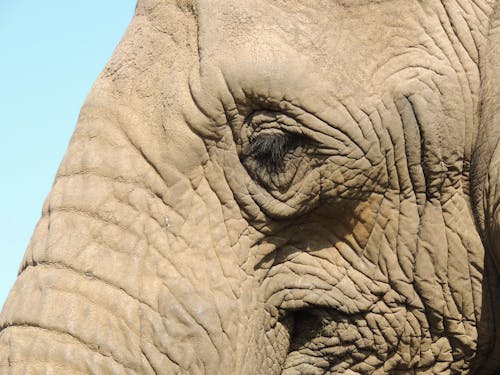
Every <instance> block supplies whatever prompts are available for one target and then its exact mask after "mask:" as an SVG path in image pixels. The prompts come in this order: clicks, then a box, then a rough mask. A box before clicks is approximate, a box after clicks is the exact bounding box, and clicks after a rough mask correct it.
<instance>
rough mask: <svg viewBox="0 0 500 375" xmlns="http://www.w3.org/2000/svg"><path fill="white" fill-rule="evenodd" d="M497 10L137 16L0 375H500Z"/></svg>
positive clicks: (26, 265) (7, 341) (260, 1)
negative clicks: (495, 374)
mask: <svg viewBox="0 0 500 375" xmlns="http://www.w3.org/2000/svg"><path fill="white" fill-rule="evenodd" d="M499 4H500V3H498V1H496V0H442V1H437V0H376V1H375V0H335V1H297V0H289V1H284V0H245V1H236V0H235V1H227V0H210V1H208V0H176V1H174V0H139V2H138V5H137V9H136V14H135V17H134V18H133V20H132V22H131V25H130V27H129V28H128V31H127V32H126V34H125V36H124V37H123V39H122V41H121V42H120V44H119V46H118V47H117V49H116V51H115V53H114V55H113V57H112V58H111V61H110V62H109V64H108V65H107V67H106V68H105V69H104V71H103V72H102V74H101V75H100V77H99V78H98V80H97V82H96V83H95V85H94V87H93V89H92V92H91V94H90V95H89V97H88V99H87V101H86V103H85V104H84V106H83V108H82V111H81V114H80V117H79V121H78V125H77V128H76V131H75V133H74V135H73V138H72V140H71V143H70V145H69V149H68V151H67V153H66V155H65V158H64V160H63V162H62V164H61V167H60V169H59V171H58V174H57V177H56V179H55V182H54V186H53V189H52V191H51V193H50V195H49V196H48V198H47V200H46V203H45V205H44V209H43V215H42V218H41V219H40V221H39V223H38V225H37V227H36V229H35V233H34V235H33V238H32V240H31V243H30V245H29V247H28V250H27V252H26V255H25V257H24V260H23V262H22V265H21V268H20V273H19V277H18V280H17V281H16V284H15V286H14V288H13V290H12V291H11V293H10V296H9V298H8V300H7V302H6V305H5V306H4V309H3V311H2V314H1V316H0V324H1V331H0V369H1V371H0V372H1V373H2V374H3V373H9V374H10V373H11V374H38V373H44V374H45V373H63V374H66V373H95V374H108V373H109V374H183V373H189V374H203V373H205V374H298V373H301V374H337V373H345V374H410V373H411V374H431V373H432V374H467V373H476V374H494V373H497V371H499V370H500V332H499V331H498V330H500V312H499V307H500V306H499V304H500V279H499V271H500V244H499V243H500V242H499V241H500V209H499V208H498V207H499V203H500V189H497V185H498V183H499V176H498V172H499V164H500V148H499V147H498V146H497V145H498V139H499V131H500V127H499V123H500V89H499V87H500V57H499V56H500V5H499Z"/></svg>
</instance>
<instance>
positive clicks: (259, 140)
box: [249, 131, 302, 173]
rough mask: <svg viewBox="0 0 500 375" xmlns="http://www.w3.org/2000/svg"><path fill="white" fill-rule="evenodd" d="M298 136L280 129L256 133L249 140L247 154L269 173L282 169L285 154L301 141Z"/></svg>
mask: <svg viewBox="0 0 500 375" xmlns="http://www.w3.org/2000/svg"><path fill="white" fill-rule="evenodd" d="M301 141H302V140H301V139H300V137H297V136H295V135H291V134H288V133H285V132H282V131H275V132H270V133H265V134H258V135H257V136H255V137H253V139H251V140H250V153H249V156H250V157H252V158H253V159H255V160H256V161H257V162H258V163H259V164H260V165H261V166H262V167H264V168H265V169H266V170H267V171H268V172H270V173H276V172H279V171H282V170H283V169H284V166H285V161H284V159H285V156H286V155H287V154H288V153H289V152H290V151H292V150H294V149H296V148H297V147H298V146H299V145H300V144H301V143H302V142H301Z"/></svg>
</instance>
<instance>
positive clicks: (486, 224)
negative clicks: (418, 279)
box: [471, 1, 500, 374]
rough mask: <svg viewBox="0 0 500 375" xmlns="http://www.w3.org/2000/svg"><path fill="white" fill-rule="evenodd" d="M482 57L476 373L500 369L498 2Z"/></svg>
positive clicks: (476, 175) (475, 179) (476, 184)
mask: <svg viewBox="0 0 500 375" xmlns="http://www.w3.org/2000/svg"><path fill="white" fill-rule="evenodd" d="M480 61H481V66H480V67H481V82H482V87H481V118H480V126H479V133H478V137H477V146H476V149H475V153H474V158H473V165H472V176H471V189H472V190H471V192H472V197H473V204H474V209H475V214H476V218H477V221H478V226H479V229H480V231H481V234H482V238H483V241H484V245H485V259H484V274H483V305H482V309H481V319H480V322H479V327H478V335H479V336H478V351H477V358H476V366H475V371H474V373H476V374H498V373H499V371H500V145H499V140H500V1H496V4H495V7H494V10H493V14H492V17H491V22H490V31H489V34H488V41H487V44H486V46H485V48H484V49H483V51H482V54H481V56H480Z"/></svg>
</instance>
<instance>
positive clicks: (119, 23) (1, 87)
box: [0, 0, 136, 308]
mask: <svg viewBox="0 0 500 375" xmlns="http://www.w3.org/2000/svg"><path fill="white" fill-rule="evenodd" d="M135 3H136V0H85V1H68V0H43V1H33V0H30V1H28V0H0V129H1V135H0V210H1V213H0V308H1V306H3V303H4V300H5V298H6V297H7V294H8V292H9V290H10V288H11V287H12V284H13V283H14V280H15V278H16V275H17V270H18V267H19V264H20V262H21V259H22V257H23V255H24V251H25V249H26V247H27V245H28V242H29V240H30V238H31V234H32V233H33V229H34V227H35V224H36V222H37V221H38V219H39V218H40V214H41V209H42V205H43V202H44V199H45V197H46V196H47V194H48V192H49V191H50V187H51V185H52V182H53V179H54V176H55V173H56V170H57V168H58V166H59V164H60V162H61V160H62V157H63V155H64V152H65V150H66V147H67V145H68V142H69V139H70V137H71V134H72V133H73V130H74V128H75V124H76V120H77V117H78V112H79V110H80V107H81V106H82V104H83V101H84V100H85V97H86V96H87V94H88V92H89V90H90V88H91V86H92V84H93V82H94V81H95V79H96V78H97V76H98V75H99V73H100V71H101V70H102V69H103V68H104V66H105V64H106V62H107V61H108V59H109V58H110V56H111V54H112V52H113V50H114V48H115V46H116V44H117V43H118V41H119V40H120V38H121V36H122V34H123V33H124V31H125V29H126V27H127V25H128V23H129V22H130V19H131V18H132V15H133V13H134V9H135Z"/></svg>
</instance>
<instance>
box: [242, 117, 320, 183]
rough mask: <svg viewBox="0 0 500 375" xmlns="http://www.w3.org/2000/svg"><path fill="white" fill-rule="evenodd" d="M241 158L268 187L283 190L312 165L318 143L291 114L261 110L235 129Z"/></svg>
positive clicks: (249, 171)
mask: <svg viewBox="0 0 500 375" xmlns="http://www.w3.org/2000/svg"><path fill="white" fill-rule="evenodd" d="M236 143H237V144H238V145H240V146H239V150H238V153H239V157H240V160H241V162H242V164H243V166H244V167H245V169H246V170H247V172H248V174H249V175H250V176H251V177H252V178H253V179H254V180H255V181H256V182H257V183H258V184H260V185H261V186H263V187H264V188H265V189H266V190H268V191H274V192H277V191H280V192H286V191H287V190H289V188H290V187H291V186H292V185H293V184H295V183H297V182H298V181H300V180H301V179H302V178H303V177H304V174H307V173H308V171H309V170H310V168H312V167H313V166H314V161H313V162H311V160H310V159H311V158H312V155H313V154H314V150H315V149H316V147H317V145H316V144H315V142H313V140H312V139H310V138H309V137H307V136H306V135H305V134H304V132H303V126H301V125H300V124H299V123H298V122H297V121H295V120H294V119H293V118H292V117H290V116H287V115H286V114H283V113H280V112H270V111H261V112H255V113H253V114H252V115H251V116H249V117H248V118H247V119H246V121H245V123H244V124H243V126H242V128H241V129H240V130H239V131H238V132H237V136H236Z"/></svg>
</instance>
